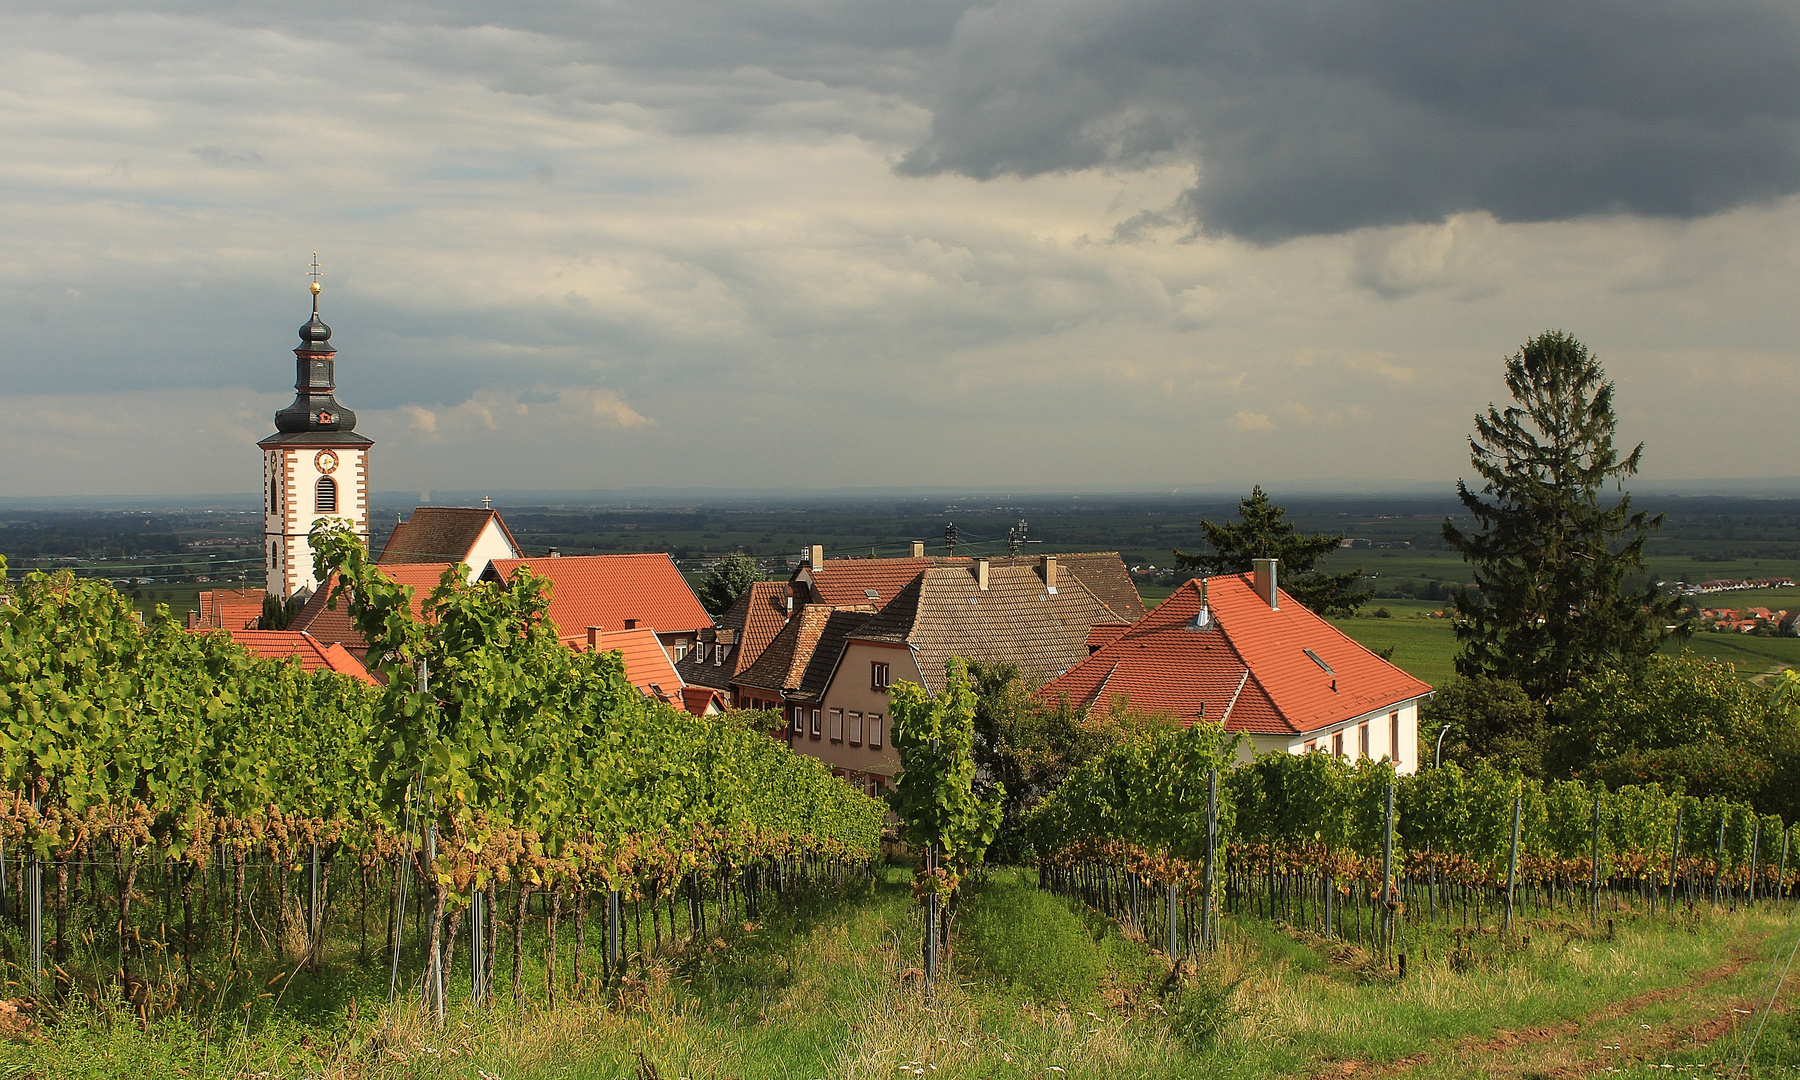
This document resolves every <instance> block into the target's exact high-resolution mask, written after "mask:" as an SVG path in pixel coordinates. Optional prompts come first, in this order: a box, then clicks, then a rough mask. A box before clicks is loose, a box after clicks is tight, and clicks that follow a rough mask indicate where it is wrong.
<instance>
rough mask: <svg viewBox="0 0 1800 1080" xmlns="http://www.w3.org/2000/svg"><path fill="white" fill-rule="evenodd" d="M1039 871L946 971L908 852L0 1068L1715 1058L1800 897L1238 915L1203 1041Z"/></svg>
mask: <svg viewBox="0 0 1800 1080" xmlns="http://www.w3.org/2000/svg"><path fill="white" fill-rule="evenodd" d="M1031 881H1032V878H1031V876H1030V875H1029V874H1027V873H1025V872H1020V871H1000V872H997V873H995V874H994V875H993V876H992V877H991V879H990V881H989V882H988V884H987V886H986V887H985V888H984V889H983V890H982V891H981V892H980V893H979V894H978V895H975V896H973V897H971V899H970V900H969V902H968V903H967V905H966V906H965V907H964V908H963V910H962V911H961V912H960V914H959V915H958V920H957V942H958V945H957V952H956V955H955V956H954V957H953V960H952V967H951V977H950V978H948V979H946V980H944V981H943V982H942V983H941V984H940V986H939V988H938V991H937V993H936V994H934V995H932V994H927V993H926V992H925V991H924V989H923V988H922V987H921V986H920V985H919V980H918V977H917V971H916V969H917V948H918V934H919V929H920V927H919V919H918V915H917V911H916V908H915V907H914V905H913V903H912V900H911V896H910V889H909V887H908V875H907V873H906V872H905V871H904V870H901V869H898V868H891V869H889V870H887V871H885V872H884V873H883V874H882V875H881V876H880V878H879V879H878V880H877V881H876V882H874V883H873V884H871V885H859V886H856V887H854V888H853V889H851V890H850V891H849V892H847V893H844V894H837V895H828V894H827V895H816V896H811V897H807V898H802V899H800V900H799V901H797V902H795V903H792V904H791V905H790V906H787V907H785V908H783V909H781V910H779V911H777V912H775V913H773V914H771V915H769V916H768V917H767V918H766V919H765V920H764V921H763V922H762V923H760V924H756V925H753V926H750V927H741V926H740V927H726V928H724V929H723V930H722V932H720V933H719V934H718V935H717V936H716V937H714V938H713V940H711V941H709V942H705V943H702V944H700V945H697V946H696V947H695V948H694V949H692V950H691V951H682V950H679V949H669V950H665V952H663V953H662V954H661V955H660V956H659V957H658V958H657V960H656V962H655V963H654V964H652V965H651V967H650V968H649V970H648V971H647V972H646V973H645V976H644V977H643V978H641V979H632V980H629V981H628V982H627V983H626V984H625V985H624V986H623V987H621V988H619V989H618V990H617V991H608V992H605V993H596V992H592V991H590V992H589V993H588V994H587V995H586V996H580V995H572V994H565V995H564V996H563V997H562V998H560V999H559V1001H558V1004H557V1006H556V1007H555V1008H549V1007H545V1006H543V1005H541V1004H540V1005H528V1006H527V1007H526V1008H525V1009H524V1010H523V1011H522V1012H514V1011H512V1010H511V1009H510V1008H509V1007H504V1006H503V1007H501V1008H499V1009H496V1010H494V1011H492V1012H481V1011H472V1010H467V1009H461V1008H459V1009H457V1010H454V1011H453V1013H452V1016H451V1019H450V1023H449V1025H448V1027H447V1028H446V1030H444V1031H442V1032H439V1031H435V1030H433V1029H432V1028H431V1027H430V1026H429V1025H428V1024H426V1023H425V1022H424V1021H423V1018H422V1017H421V1016H419V1015H418V1013H417V1011H416V1010H414V1009H403V1010H401V1011H400V1012H399V1013H398V1014H387V1013H385V1010H383V1009H381V1008H379V1007H376V1006H373V1005H369V1004H366V1005H365V1006H363V1011H362V1012H361V1015H360V1016H359V1015H358V1009H357V1008H356V1007H352V1006H348V1005H346V1006H345V1007H341V1008H337V1009H335V1010H334V1009H331V1008H321V1007H319V1006H318V1005H313V1006H309V1007H308V1009H307V1010H305V1011H304V1012H301V1011H289V1012H278V1013H271V1014H264V1015H261V1016H260V1017H259V1018H257V1019H256V1020H255V1021H254V1022H250V1023H247V1022H246V1020H247V1018H246V1017H243V1016H238V1017H227V1016H206V1017H182V1016H179V1015H177V1016H171V1017H166V1018H163V1019H160V1020H156V1021H153V1022H152V1023H151V1024H149V1025H148V1027H147V1029H143V1030H140V1028H139V1025H138V1024H137V1022H136V1021H135V1019H134V1018H133V1017H131V1016H130V1015H129V1014H128V1013H122V1012H93V1011H88V1012H82V1011H81V1010H80V1009H79V1008H76V1009H71V1010H70V1012H69V1013H68V1014H67V1015H66V1016H65V1017H64V1018H63V1019H62V1021H61V1022H60V1023H59V1024H55V1025H53V1026H52V1027H51V1028H50V1029H49V1030H48V1033H47V1035H46V1036H41V1037H38V1038H35V1039H27V1040H15V1041H0V1075H13V1074H15V1073H16V1074H19V1075H29V1076H34V1077H42V1078H44V1080H49V1078H52V1077H58V1078H61V1077H68V1078H75V1077H89V1076H94V1077H98V1076H130V1077H132V1078H133V1080H163V1078H165V1077H166V1078H170V1080H173V1078H176V1077H181V1078H184V1080H202V1078H208V1077H219V1078H231V1080H240V1078H243V1077H256V1078H259V1080H263V1078H267V1080H275V1078H281V1077H357V1078H364V1080H389V1078H400V1077H407V1078H421V1080H423V1078H433V1077H457V1078H467V1080H496V1078H498V1080H534V1078H543V1080H549V1078H573V1080H582V1078H596V1080H598V1078H608V1080H610V1078H614V1077H630V1078H633V1080H651V1078H654V1080H677V1078H682V1077H686V1078H690V1080H753V1078H755V1080H761V1078H770V1080H775V1078H780V1080H792V1078H804V1077H831V1078H837V1077H860V1078H877V1077H880V1078H884V1080H896V1078H898V1080H905V1078H907V1077H917V1078H919V1080H925V1078H928V1077H929V1078H931V1080H939V1078H950V1077H957V1078H961V1077H970V1078H974V1077H983V1078H988V1077H992V1078H1001V1080H1004V1078H1032V1080H1069V1078H1071V1077H1093V1078H1106V1080H1112V1078H1115V1077H1116V1078H1136V1077H1142V1078H1146V1080H1148V1078H1162V1077H1194V1078H1202V1077H1204V1078H1207V1080H1214V1078H1217V1080H1232V1078H1246V1080H1248V1078H1264V1077H1292V1076H1302V1077H1318V1078H1320V1080H1331V1078H1339V1077H1354V1078H1357V1080H1363V1078H1369V1080H1373V1078H1375V1077H1383V1078H1386V1077H1408V1078H1439V1077H1446V1078H1447V1077H1465V1076H1488V1077H1508V1078H1521V1080H1522V1078H1526V1077H1565V1076H1579V1075H1588V1074H1597V1075H1607V1076H1614V1075H1618V1074H1617V1073H1613V1072H1610V1071H1609V1070H1613V1069H1619V1070H1624V1071H1625V1073H1626V1074H1627V1075H1633V1076H1646V1077H1647V1076H1650V1075H1652V1074H1653V1073H1654V1075H1666V1074H1667V1070H1666V1069H1662V1068H1661V1066H1662V1065H1663V1064H1667V1063H1668V1062H1671V1061H1687V1060H1690V1059H1691V1061H1692V1066H1693V1067H1692V1068H1691V1070H1690V1071H1694V1072H1696V1073H1697V1074H1704V1070H1705V1068H1707V1067H1708V1065H1707V1063H1709V1062H1711V1061H1712V1060H1715V1059H1716V1058H1719V1059H1722V1056H1723V1055H1727V1054H1728V1051H1729V1047H1730V1046H1731V1045H1735V1044H1734V1043H1733V1042H1732V1039H1733V1038H1734V1032H1736V1031H1737V1030H1738V1029H1739V1028H1741V1027H1742V1023H1743V1020H1744V1017H1745V1016H1746V1015H1747V1012H1748V1008H1749V1006H1748V1005H1747V1003H1748V1002H1750V1001H1752V1000H1753V999H1754V998H1755V997H1756V996H1757V995H1758V993H1759V987H1761V986H1762V984H1763V979H1764V978H1765V976H1766V975H1767V974H1768V970H1769V968H1768V964H1767V960H1768V959H1769V957H1770V956H1771V955H1773V954H1774V953H1775V952H1777V951H1778V950H1782V949H1784V948H1785V942H1791V941H1792V937H1791V936H1790V935H1789V931H1790V929H1791V928H1792V927H1793V925H1794V924H1793V922H1792V913H1791V909H1788V910H1782V911H1779V912H1777V911H1772V910H1770V909H1769V908H1766V907H1765V908H1761V909H1758V910H1757V911H1754V912H1752V911H1739V912H1735V913H1733V912H1725V911H1719V912H1711V911H1708V912H1703V913H1700V914H1698V915H1695V916H1684V917H1683V918H1681V919H1678V920H1675V921H1671V920H1668V919H1667V918H1658V919H1650V918H1648V917H1643V916H1634V915H1633V914H1632V913H1630V912H1629V911H1618V912H1616V922H1617V932H1616V935H1615V936H1612V937H1608V936H1607V934H1606V933H1605V931H1604V930H1602V931H1600V932H1598V933H1595V932H1592V931H1590V930H1589V929H1588V928H1587V926H1586V920H1585V918H1583V919H1581V920H1579V921H1577V922H1568V921H1564V920H1558V919H1545V920H1534V921H1533V922H1532V923H1530V924H1528V925H1527V926H1526V928H1525V934H1524V935H1522V936H1521V939H1520V940H1519V941H1516V942H1512V943H1504V944H1503V943H1502V942H1500V941H1499V939H1498V938H1497V937H1495V936H1494V935H1493V934H1492V933H1491V932H1489V933H1487V934H1486V935H1483V936H1480V937H1479V939H1469V938H1466V937H1465V938H1464V939H1463V948H1462V950H1461V951H1460V955H1459V958H1458V959H1457V960H1456V962H1454V963H1452V962H1451V961H1450V959H1449V957H1450V956H1451V954H1452V952H1453V950H1452V948H1450V947H1449V946H1450V944H1451V939H1450V938H1448V937H1446V936H1445V934H1446V933H1448V932H1447V931H1446V932H1440V931H1437V930H1434V929H1432V928H1427V927H1420V928H1416V929H1414V930H1412V931H1409V940H1410V941H1411V942H1412V943H1413V945H1412V947H1413V954H1412V955H1413V963H1412V965H1411V969H1410V971H1409V974H1408V975H1407V977H1406V978H1405V979H1403V980H1402V979H1398V978H1396V977H1395V976H1394V975H1393V974H1392V973H1388V972H1382V971H1380V970H1379V969H1377V968H1375V967H1374V966H1372V965H1371V964H1370V963H1369V962H1368V959H1367V957H1366V956H1365V955H1362V954H1361V953H1360V950H1358V949H1356V948H1355V947H1354V946H1348V945H1344V944H1343V943H1341V942H1324V941H1321V940H1319V939H1317V938H1315V937H1313V936H1312V935H1310V934H1308V933H1305V932H1302V931H1300V930H1290V929H1285V928H1281V927H1273V926H1270V925H1269V924H1267V923H1263V922H1260V921H1254V920H1249V919H1244V920H1235V919H1232V920H1227V924H1226V935H1225V945H1224V947H1223V948H1222V950H1221V952H1220V953H1219V955H1218V956H1217V957H1216V958H1214V959H1212V960H1210V961H1208V962H1206V963H1204V964H1203V965H1201V968H1200V970H1199V979H1200V985H1202V986H1213V987H1224V986H1231V987H1235V989H1234V990H1231V991H1227V992H1226V993H1224V994H1223V995H1221V996H1220V997H1219V998H1218V1001H1217V1007H1216V1010H1215V1012H1213V1013H1204V1012H1203V1014H1202V1015H1201V1016H1200V1019H1201V1020H1203V1021H1205V1022H1204V1023H1201V1024H1200V1025H1199V1027H1200V1028H1203V1029H1205V1031H1206V1033H1207V1034H1208V1035H1209V1036H1210V1037H1208V1038H1203V1039H1201V1040H1200V1041H1199V1042H1195V1043H1188V1042H1184V1041H1183V1040H1182V1039H1181V1038H1178V1037H1177V1036H1176V1035H1174V1034H1172V1031H1171V1021H1170V1017H1171V1015H1176V1014H1179V1015H1183V1016H1187V1017H1188V1018H1189V1019H1193V1016H1192V1015H1191V1014H1193V1013H1194V1010H1193V1009H1191V1008H1189V1007H1188V1006H1187V1005H1186V1004H1184V1001H1185V1000H1186V999H1183V998H1179V997H1175V996H1170V995H1166V994H1164V993H1163V992H1161V991H1162V988H1163V986H1164V983H1165V981H1166V976H1167V973H1168V966H1167V964H1166V962H1165V961H1164V960H1163V959H1162V958H1161V957H1160V956H1159V955H1158V954H1156V953H1154V952H1153V951H1151V950H1150V949H1148V948H1146V947H1145V945H1144V944H1143V943H1142V942H1140V941H1137V940H1134V939H1133V938H1132V936H1131V935H1130V934H1129V933H1127V932H1125V931H1124V930H1122V929H1121V928H1120V927H1119V926H1118V925H1117V924H1114V923H1111V922H1109V921H1107V920H1105V919H1102V918H1099V917H1098V916H1096V915H1094V914H1093V913H1092V912H1089V911H1087V910H1085V909H1082V908H1079V907H1076V906H1074V905H1072V904H1070V903H1068V902H1067V901H1065V900H1063V899H1061V898H1058V897H1054V896H1051V895H1049V894H1047V893H1043V892H1040V891H1038V890H1037V889H1036V888H1035V887H1034V886H1033V885H1032V884H1031ZM1760 992H1762V993H1766V989H1765V990H1761V991H1760ZM458 997H459V999H460V995H458ZM1193 1000H1195V1001H1199V1000H1200V998H1198V997H1196V998H1195V999H1193ZM1208 1008H1212V1006H1208ZM1734 1009H1743V1010H1746V1011H1745V1012H1734V1011H1733V1010H1734ZM1791 1021H1792V1018H1791V1016H1778V1017H1776V1018H1775V1020H1774V1021H1771V1032H1770V1033H1769V1034H1766V1035H1765V1038H1764V1044H1763V1046H1762V1048H1761V1049H1760V1050H1759V1057H1761V1058H1762V1059H1764V1060H1765V1062H1766V1063H1767V1064H1768V1065H1769V1067H1770V1068H1771V1069H1774V1070H1785V1072H1786V1074H1787V1075H1792V1071H1793V1066H1794V1065H1795V1064H1796V1063H1800V1031H1796V1030H1793V1025H1792V1022H1791ZM1684 1055H1685V1057H1684ZM1709 1055H1710V1056H1709ZM1652 1066H1655V1068H1654V1069H1652Z"/></svg>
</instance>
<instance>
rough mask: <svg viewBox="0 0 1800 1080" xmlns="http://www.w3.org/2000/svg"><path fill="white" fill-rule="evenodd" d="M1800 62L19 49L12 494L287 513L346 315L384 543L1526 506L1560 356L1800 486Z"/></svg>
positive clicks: (288, 29) (940, 48) (1700, 31)
mask: <svg viewBox="0 0 1800 1080" xmlns="http://www.w3.org/2000/svg"><path fill="white" fill-rule="evenodd" d="M1796 86H1800V8H1797V7H1796V6H1795V5H1793V4H1792V3H1788V2H1782V3H1773V2H1770V3H1762V2H1743V0H1703V2H1665V0H1629V2H1624V0H1622V2H1614V3H1593V2H1570V0H1492V2H1489V3H1484V4H1469V5H1443V4H1428V3H1421V2H1417V0H1338V2H1334V3H1318V2H1317V0H1311V2H1300V0H1237V2H1216V0H1181V2H1171V0H1036V2H1031V3H1025V2H1019V0H998V2H992V3H980V4H970V3H960V2H949V0H906V2H905V3H897V4H870V3H867V2H866V0H764V2H760V3H738V2H735V0H706V2H691V0H655V2H643V3H621V2H609V0H587V2H581V3H574V2H558V0H515V2H510V3H504V4H502V3H476V2H472V0H463V2H455V0H451V2H444V3H434V4H430V5H425V4H408V3H388V2H382V0H358V2H356V3H340V2H335V0H316V2H311V3H306V4H294V3H279V4H276V3H257V2H235V0H234V2H231V3H224V2H213V0H194V2H190V3H182V4H165V5H151V4H141V3H136V4H118V3H106V2H99V0H93V2H88V0H53V2H40V0H13V2H11V3H8V4H7V5H5V7H4V10H3V11H0V148H4V150H3V152H0V235H4V237H5V238H6V239H5V243H4V246H3V247H0V252H3V253H4V257H3V258H0V409H3V410H4V412H5V415H6V416H7V418H8V420H7V422H6V423H5V424H3V425H0V496H4V495H102V494H127V495H129V494H140V493H141V494H188V493H216V492H239V491H241V492H253V491H255V490H256V489H257V486H258V484H259V482H260V477H261V459H260V456H259V452H258V451H257V450H256V449H255V446H254V444H255V442H256V441H257V440H258V439H259V438H262V437H263V436H265V435H268V434H270V433H271V432H272V431H273V430H274V427H273V421H272V414H273V413H274V412H275V410H277V409H279V408H281V407H282V406H283V405H285V404H286V403H287V402H288V401H290V400H291V399H292V396H293V395H292V390H291V374H292V371H293V366H292V357H291V354H290V353H289V350H291V349H292V348H293V347H294V346H295V345H297V344H298V338H297V337H296V335H295V329H296V328H297V327H298V326H299V325H300V324H301V323H303V322H304V321H305V320H306V318H307V317H308V314H309V297H308V294H307V282H308V278H307V277H306V276H305V271H306V269H307V267H308V264H309V262H310V261H311V259H312V254H313V252H314V251H315V250H316V251H317V252H318V260H319V263H320V266H321V267H322V269H323V273H324V277H323V288H324V292H323V295H322V300H321V310H322V312H323V314H324V317H325V319H326V321H327V322H329V323H330V324H331V325H332V327H333V329H334V335H333V343H334V344H335V345H336V346H337V348H338V381H339V393H338V396H339V399H340V401H342V402H343V403H344V404H345V405H347V406H349V407H350V408H352V409H354V410H355V411H356V413H357V415H358V417H359V421H358V430H359V431H361V432H363V433H364V434H366V435H368V436H370V437H371V438H373V439H374V440H375V441H376V446H375V449H374V451H373V458H372V471H373V474H374V476H373V480H374V485H373V486H374V487H375V488H376V489H378V490H387V491H404V490H421V491H425V490H431V489H440V490H442V489H455V490H469V489H480V488H483V487H492V488H494V489H497V490H504V489H537V490H557V489H569V490H608V489H624V488H634V487H646V486H651V487H674V488H681V487H695V488H710V489H718V488H731V489H742V490H746V491H754V490H759V489H795V488H802V489H804V488H860V487H869V488H880V487H920V486H925V487H933V486H942V487H956V488H989V489H1001V488H1021V489H1025V488H1035V489H1060V490H1113V489H1117V490H1140V491H1151V490H1180V489H1207V490H1225V489H1232V488H1234V487H1243V488H1247V487H1248V486H1249V485H1250V484H1251V483H1262V484H1264V485H1266V486H1269V487H1271V488H1272V489H1274V490H1280V489H1283V488H1287V489H1305V490H1309V491H1318V490H1330V489H1331V488H1332V487H1333V485H1339V484H1342V485H1356V486H1359V487H1362V488H1367V487H1369V486H1370V485H1380V484H1382V483H1388V482H1392V483H1406V484H1412V483H1422V482H1423V483H1430V482H1436V481H1440V480H1441V481H1443V482H1445V483H1446V484H1448V483H1449V482H1451V481H1453V480H1455V479H1456V478H1458V477H1469V476H1472V471H1471V470H1470V468H1469V466H1468V447H1467V438H1468V435H1469V432H1470V430H1471V426H1472V425H1471V420H1472V417H1473V416H1474V415H1475V413H1476V412H1478V411H1481V410H1482V409H1484V408H1485V407H1486V406H1487V405H1488V404H1489V403H1490V402H1493V401H1496V400H1497V399H1501V398H1503V396H1504V395H1505V388H1504V386H1503V384H1502V381H1501V378H1502V364H1503V361H1504V358H1505V357H1506V356H1507V355H1509V354H1511V353H1513V352H1514V351H1516V350H1517V349H1518V348H1519V346H1520V345H1521V344H1522V343H1523V342H1524V341H1525V340H1526V339H1527V338H1528V337H1530V336H1532V335H1534V334H1537V333H1539V332H1542V331H1544V330H1548V329H1561V330H1565V331H1567V332H1569V333H1572V334H1574V335H1575V336H1576V337H1578V338H1580V339H1581V340H1582V341H1584V342H1585V343H1587V344H1588V345H1589V346H1590V347H1591V348H1592V349H1593V350H1594V352H1595V354H1596V355H1597V356H1598V357H1599V359H1600V362H1601V363H1602V365H1604V367H1605V369H1606V371H1607V374H1608V376H1609V377H1610V378H1612V379H1613V380H1614V382H1615V383H1616V384H1617V396H1616V404H1617V408H1618V411H1619V428H1620V430H1619V436H1620V438H1621V440H1623V441H1624V442H1625V444H1626V445H1630V444H1631V443H1634V442H1636V441H1639V440H1641V441H1643V442H1644V443H1645V444H1646V446H1645V454H1644V474H1643V475H1644V477H1645V479H1646V481H1653V482H1671V481H1674V482H1679V481H1689V480H1691V481H1699V480H1702V479H1704V478H1717V477H1740V478H1763V477H1768V478H1772V477H1793V476H1795V475H1800V467H1797V466H1796V464H1795V461H1796V455H1797V453H1800V425H1796V424H1795V423H1794V415H1795V414H1794V408H1793V402H1794V400H1795V398H1796V392H1797V391H1800V364H1797V363H1796V361H1797V360H1800V334H1797V333H1796V330H1797V329H1800V304H1796V303H1795V302H1794V297H1795V293H1796V286H1797V285H1800V243H1797V242H1796V241H1800V194H1797V193H1800V93H1796V92H1795V87H1796Z"/></svg>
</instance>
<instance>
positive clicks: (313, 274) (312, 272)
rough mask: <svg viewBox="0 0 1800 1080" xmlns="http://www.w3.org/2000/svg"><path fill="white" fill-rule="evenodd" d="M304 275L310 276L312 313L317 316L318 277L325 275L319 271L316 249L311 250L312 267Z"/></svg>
mask: <svg viewBox="0 0 1800 1080" xmlns="http://www.w3.org/2000/svg"><path fill="white" fill-rule="evenodd" d="M306 276H307V277H309V278H312V294H313V315H314V316H317V315H318V314H319V279H320V278H322V277H324V276H325V275H324V274H322V273H320V272H319V253H318V252H317V251H315V252H313V261H312V269H311V270H308V271H307V272H306Z"/></svg>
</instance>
